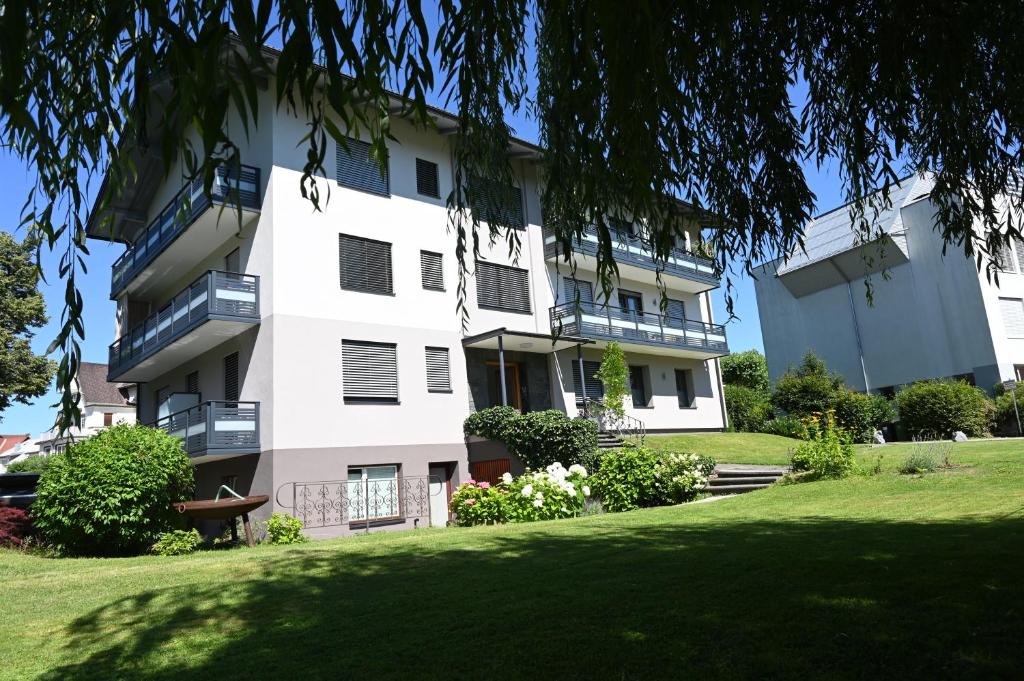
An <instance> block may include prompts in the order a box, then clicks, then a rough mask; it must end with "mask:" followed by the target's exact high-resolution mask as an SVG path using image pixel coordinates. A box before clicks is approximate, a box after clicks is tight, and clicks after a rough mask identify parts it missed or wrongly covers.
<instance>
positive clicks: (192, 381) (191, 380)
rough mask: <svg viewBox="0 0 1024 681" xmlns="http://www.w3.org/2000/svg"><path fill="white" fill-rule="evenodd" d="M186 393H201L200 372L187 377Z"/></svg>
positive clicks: (194, 372)
mask: <svg viewBox="0 0 1024 681" xmlns="http://www.w3.org/2000/svg"><path fill="white" fill-rule="evenodd" d="M185 392H187V393H198V392H199V372H198V371H193V372H192V373H190V374H189V375H188V376H186V377H185Z"/></svg>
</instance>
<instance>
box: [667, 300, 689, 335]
mask: <svg viewBox="0 0 1024 681" xmlns="http://www.w3.org/2000/svg"><path fill="white" fill-rule="evenodd" d="M665 317H666V319H665V326H671V327H673V328H676V329H681V328H683V326H684V321H685V320H686V303H684V302H683V301H681V300H672V299H671V298H669V299H668V300H667V301H665Z"/></svg>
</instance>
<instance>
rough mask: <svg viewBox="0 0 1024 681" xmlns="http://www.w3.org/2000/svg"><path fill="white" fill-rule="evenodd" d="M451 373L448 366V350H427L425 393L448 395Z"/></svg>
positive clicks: (450, 386) (450, 387)
mask: <svg viewBox="0 0 1024 681" xmlns="http://www.w3.org/2000/svg"><path fill="white" fill-rule="evenodd" d="M451 391H452V379H451V371H450V369H449V366H448V348H427V392H432V393H450V392H451Z"/></svg>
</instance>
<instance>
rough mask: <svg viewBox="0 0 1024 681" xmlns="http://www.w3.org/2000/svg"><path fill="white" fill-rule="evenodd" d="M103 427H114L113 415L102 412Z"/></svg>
mask: <svg viewBox="0 0 1024 681" xmlns="http://www.w3.org/2000/svg"><path fill="white" fill-rule="evenodd" d="M103 425H104V426H112V425H114V414H113V413H111V412H109V411H105V412H103Z"/></svg>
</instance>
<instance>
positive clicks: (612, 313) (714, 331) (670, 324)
mask: <svg viewBox="0 0 1024 681" xmlns="http://www.w3.org/2000/svg"><path fill="white" fill-rule="evenodd" d="M551 331H552V333H554V334H556V335H559V336H579V337H582V338H589V339H592V340H595V341H597V342H598V343H600V342H601V341H618V342H619V343H620V344H621V345H622V346H623V347H624V348H627V349H628V348H629V346H635V348H634V349H635V350H636V351H638V352H647V353H652V354H658V355H672V356H675V357H689V358H693V359H712V358H714V357H722V356H724V355H728V354H729V345H728V343H727V341H726V338H725V327H723V326H722V325H720V324H707V323H705V322H700V321H695V320H692V319H684V318H682V317H671V316H667V315H660V314H652V313H650V312H634V311H632V310H625V309H622V308H619V307H611V306H605V305H598V304H595V303H580V304H579V305H577V304H576V303H575V302H571V303H563V304H562V305H556V306H555V307H553V308H551Z"/></svg>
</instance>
